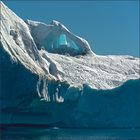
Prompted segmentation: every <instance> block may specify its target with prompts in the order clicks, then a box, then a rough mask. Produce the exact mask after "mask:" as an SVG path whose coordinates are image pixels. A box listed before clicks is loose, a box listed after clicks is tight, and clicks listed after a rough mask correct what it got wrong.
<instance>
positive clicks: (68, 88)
mask: <svg viewBox="0 0 140 140" xmlns="http://www.w3.org/2000/svg"><path fill="white" fill-rule="evenodd" d="M0 8H1V13H0V23H1V29H0V110H1V116H0V124H1V125H15V124H17V125H22V124H31V125H40V124H41V125H45V126H47V125H48V124H53V126H58V127H75V128H83V127H86V128H137V127H140V121H139V118H140V111H139V109H138V106H139V105H140V102H139V99H140V75H139V73H140V64H139V61H140V59H139V58H135V57H132V56H127V55H125V56H115V55H107V56H101V55H97V54H95V53H94V52H93V51H92V50H91V47H90V45H89V43H88V42H87V41H86V40H85V39H83V38H82V37H79V36H77V35H75V34H73V33H72V32H71V31H69V30H68V29H67V28H66V27H65V26H64V25H63V24H62V23H60V22H58V21H52V23H50V24H45V23H42V22H38V21H32V20H26V21H24V20H22V19H21V18H20V17H18V16H17V15H16V14H15V13H14V12H13V11H12V10H10V9H9V8H8V7H7V6H6V5H4V3H2V2H0Z"/></svg>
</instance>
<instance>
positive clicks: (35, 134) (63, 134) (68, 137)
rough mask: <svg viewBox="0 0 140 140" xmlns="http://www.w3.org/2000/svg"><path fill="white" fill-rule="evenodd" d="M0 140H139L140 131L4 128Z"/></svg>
mask: <svg viewBox="0 0 140 140" xmlns="http://www.w3.org/2000/svg"><path fill="white" fill-rule="evenodd" d="M0 134H1V136H0V140H140V129H60V128H50V129H44V128H43V129H41V128H16V127H14V128H5V129H1V132H0Z"/></svg>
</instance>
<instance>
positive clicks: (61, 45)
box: [44, 33, 84, 56]
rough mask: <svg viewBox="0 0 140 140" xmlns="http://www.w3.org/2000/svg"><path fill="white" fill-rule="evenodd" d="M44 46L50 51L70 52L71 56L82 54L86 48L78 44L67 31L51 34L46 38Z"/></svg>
mask: <svg viewBox="0 0 140 140" xmlns="http://www.w3.org/2000/svg"><path fill="white" fill-rule="evenodd" d="M44 46H45V48H46V50H47V51H48V52H51V53H58V54H64V55H65V54H69V55H71V56H76V55H80V54H82V53H83V52H84V49H83V48H82V47H81V46H80V45H78V44H76V43H75V42H74V41H73V40H72V39H71V38H70V37H68V36H67V35H66V34H65V33H61V34H58V35H55V36H54V35H53V34H50V35H48V36H47V37H46V38H45V39H44Z"/></svg>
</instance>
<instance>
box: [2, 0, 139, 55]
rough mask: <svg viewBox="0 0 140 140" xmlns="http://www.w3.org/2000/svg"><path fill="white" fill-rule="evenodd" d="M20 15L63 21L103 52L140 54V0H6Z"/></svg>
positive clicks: (94, 50) (94, 47)
mask: <svg viewBox="0 0 140 140" xmlns="http://www.w3.org/2000/svg"><path fill="white" fill-rule="evenodd" d="M2 1H3V2H4V3H5V4H6V5H7V6H8V7H9V8H10V9H12V10H13V11H14V12H15V13H16V14H17V15H18V16H20V17H21V18H23V19H24V20H26V19H31V20H35V21H41V22H45V23H47V24H49V23H50V22H51V21H52V20H57V21H60V22H61V23H63V24H64V25H65V26H66V27H67V28H68V29H69V30H70V31H71V32H73V33H74V34H76V35H78V36H81V37H83V38H85V39H86V40H87V41H88V42H89V44H90V46H91V48H92V50H93V52H95V53H96V54H99V55H132V56H135V57H139V49H140V48H139V1H138V0H132V1H131V0H129V1H119V0H118V1H117V0H116V1H94V0H93V1H92V0H90V1H83V0H82V1H80V0H79V1H78V0H77V1H74V0H71V1H58V0H56V1H49V0H42V1H41V0H31V1H29V0H2Z"/></svg>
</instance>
